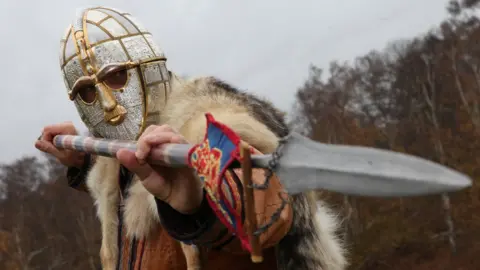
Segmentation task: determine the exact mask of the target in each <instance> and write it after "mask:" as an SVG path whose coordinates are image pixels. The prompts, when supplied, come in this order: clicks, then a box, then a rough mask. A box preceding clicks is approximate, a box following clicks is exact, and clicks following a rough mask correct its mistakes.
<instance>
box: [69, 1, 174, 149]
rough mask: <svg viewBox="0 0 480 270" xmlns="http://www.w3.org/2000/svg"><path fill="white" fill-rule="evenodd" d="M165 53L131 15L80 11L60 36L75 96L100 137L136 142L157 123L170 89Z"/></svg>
mask: <svg viewBox="0 0 480 270" xmlns="http://www.w3.org/2000/svg"><path fill="white" fill-rule="evenodd" d="M165 62H166V58H165V55H164V53H163V52H162V51H161V50H160V48H159V47H158V46H157V45H156V44H155V42H154V40H153V38H152V35H151V33H149V32H148V31H147V30H146V29H145V28H144V27H143V26H142V25H141V24H140V23H139V22H138V21H137V20H136V19H135V18H134V17H132V16H131V15H130V14H128V13H125V12H122V11H118V10H116V9H112V8H105V7H95V8H85V9H81V10H79V12H78V13H77V15H76V18H75V20H74V21H73V23H72V24H71V25H70V26H69V27H68V28H67V31H66V33H65V36H64V37H63V39H62V40H61V47H60V66H61V71H62V75H63V78H64V81H65V85H66V87H67V90H68V95H69V97H70V99H71V100H72V101H73V102H74V103H75V106H76V108H77V110H78V112H79V114H80V117H81V119H82V121H83V122H84V123H85V125H86V126H87V127H88V129H89V130H90V132H92V133H93V134H94V135H95V136H98V137H103V138H109V139H129V140H134V139H136V138H138V136H139V135H140V134H141V133H142V132H143V130H144V129H145V128H146V127H147V126H148V125H150V124H154V123H157V121H158V118H159V114H160V111H161V109H162V108H163V106H164V104H165V102H166V99H167V97H168V94H169V92H170V82H169V73H168V70H167V67H166V63H165Z"/></svg>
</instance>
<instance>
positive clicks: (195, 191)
mask: <svg viewBox="0 0 480 270" xmlns="http://www.w3.org/2000/svg"><path fill="white" fill-rule="evenodd" d="M165 143H179V144H180V143H187V141H186V140H185V138H184V137H183V136H182V135H180V134H179V133H178V132H177V131H175V130H173V129H172V128H171V127H170V126H167V125H163V126H155V125H152V126H149V127H147V128H146V129H145V131H144V132H143V133H142V135H141V136H140V138H139V139H138V141H137V151H136V153H133V152H131V151H129V150H127V149H121V150H119V151H118V152H117V159H118V160H119V161H120V163H121V164H123V165H124V166H125V167H126V168H127V169H129V170H130V171H131V172H133V173H135V174H136V175H137V176H138V177H139V178H140V179H141V181H142V183H143V186H144V187H145V189H147V190H148V191H149V192H150V193H151V194H153V195H154V196H155V197H156V198H157V199H159V200H162V201H164V202H166V203H168V204H169V205H170V206H171V207H172V208H174V209H175V210H177V211H178V212H180V213H183V214H189V213H193V212H195V210H197V208H199V207H200V205H201V203H202V199H203V185H202V182H201V181H200V179H198V178H197V177H195V175H194V172H193V170H192V169H190V168H170V167H164V166H158V165H151V164H147V163H146V161H145V160H146V158H147V157H148V155H149V154H150V151H151V150H152V148H154V147H158V146H159V145H162V144H165Z"/></svg>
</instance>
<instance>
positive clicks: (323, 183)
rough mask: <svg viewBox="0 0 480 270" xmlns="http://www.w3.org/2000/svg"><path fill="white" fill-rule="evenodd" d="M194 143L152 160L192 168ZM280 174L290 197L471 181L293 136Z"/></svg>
mask: <svg viewBox="0 0 480 270" xmlns="http://www.w3.org/2000/svg"><path fill="white" fill-rule="evenodd" d="M54 145H55V146H56V147H58V148H64V149H71V150H77V151H83V152H88V153H92V154H96V155H100V156H109V157H114V156H115V155H116V152H117V151H118V150H119V149H120V148H126V149H129V150H130V151H135V150H136V143H135V142H134V141H117V140H106V139H96V138H91V137H82V136H72V135H59V136H56V137H55V138H54ZM192 147H193V145H186V144H166V145H162V146H160V147H158V148H155V149H153V150H152V151H151V154H150V156H149V159H148V161H149V162H150V163H152V164H162V165H167V166H172V167H184V166H188V164H189V163H188V159H189V156H188V153H189V150H190V149H191V148H192ZM251 159H252V167H254V168H268V167H269V163H270V161H271V160H272V159H273V156H272V155H252V156H251ZM275 173H276V174H277V175H278V177H279V179H280V181H281V182H282V184H283V186H284V187H285V189H286V190H287V191H288V192H289V193H290V194H296V193H301V192H305V191H308V190H320V189H323V190H330V191H335V192H339V193H343V194H349V195H360V196H372V197H392V196H416V195H427V194H436V193H444V192H451V191H458V190H460V189H463V188H466V187H469V186H470V185H471V179H470V178H469V177H468V176H466V175H464V174H461V173H459V172H457V171H454V170H452V169H450V168H447V167H445V166H442V165H440V164H437V163H434V162H432V161H428V160H426V159H423V158H419V157H415V156H412V155H407V154H402V153H396V152H392V151H386V150H380V149H375V148H369V147H359V146H346V145H331V144H323V143H318V142H314V141H312V140H310V139H308V138H306V137H304V136H302V135H300V134H298V133H291V134H290V136H289V138H288V139H287V141H286V143H285V145H284V146H283V150H282V154H281V157H280V159H279V160H278V165H277V167H276V171H275Z"/></svg>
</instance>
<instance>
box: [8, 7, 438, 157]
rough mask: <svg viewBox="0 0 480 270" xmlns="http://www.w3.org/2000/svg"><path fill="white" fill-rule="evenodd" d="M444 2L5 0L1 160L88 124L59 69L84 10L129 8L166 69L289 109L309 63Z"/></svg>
mask: <svg viewBox="0 0 480 270" xmlns="http://www.w3.org/2000/svg"><path fill="white" fill-rule="evenodd" d="M27 2H28V3H27ZM134 2H136V3H135V4H134ZM446 2H447V0H335V1H332V0H329V1H327V0H310V1H309V0H296V1H292V0H261V1H260V0H236V1H233V0H196V1H192V0H155V1H150V0H148V1H147V0H142V1H140V0H139V1H132V0H130V1H124V0H115V1H80V0H75V1H60V0H55V1H54V0H43V1H35V0H28V1H8V0H0V25H2V30H1V32H0V33H1V34H0V52H1V53H2V61H1V63H2V64H1V65H0V70H1V71H0V79H1V86H0V91H1V94H2V98H1V99H0V102H1V106H0V115H1V116H2V126H1V130H2V133H1V136H2V137H1V139H2V140H1V142H2V143H1V144H0V146H1V149H0V162H9V161H12V160H13V159H15V158H19V157H21V156H22V155H27V154H34V153H36V152H37V151H36V149H35V148H34V141H35V139H36V138H37V137H38V136H39V134H40V132H41V130H42V127H43V126H44V125H47V124H52V123H57V122H63V121H69V120H70V121H73V122H74V123H75V124H76V125H77V126H78V127H79V128H80V129H82V130H84V127H83V124H82V122H81V121H80V119H79V117H78V116H77V112H76V110H75V107H74V106H73V104H72V103H71V102H70V101H69V100H68V98H67V95H66V90H65V88H64V84H63V81H62V78H61V77H60V72H59V70H60V69H59V66H58V50H59V40H60V38H61V36H62V35H63V33H64V30H65V28H66V27H67V26H68V24H69V23H70V22H71V20H72V19H73V18H74V16H75V10H76V8H78V7H81V6H91V5H103V6H110V7H114V8H118V9H121V10H124V11H126V12H129V13H131V14H132V15H133V16H135V17H137V18H138V19H139V20H140V21H141V22H142V23H143V24H144V25H145V26H146V28H147V29H149V30H150V32H151V33H153V36H154V38H155V40H156V42H157V43H158V44H159V45H160V47H161V48H162V49H163V50H164V51H165V52H166V55H167V58H168V62H167V65H168V67H169V68H170V69H172V70H174V71H175V72H177V73H179V74H185V75H190V76H199V75H214V76H217V77H220V78H221V79H223V80H226V81H227V82H230V83H232V84H234V85H236V86H237V87H239V88H241V89H246V90H248V91H251V92H253V93H257V94H259V95H262V96H264V97H267V98H270V99H271V100H272V101H273V103H274V104H276V105H277V106H279V107H280V108H281V109H284V110H289V109H290V108H291V105H292V102H293V96H294V93H295V91H296V89H297V88H298V87H299V86H301V85H302V83H303V81H304V80H305V79H306V77H307V75H308V66H309V64H310V63H313V64H315V65H317V66H320V67H327V66H328V63H329V62H330V61H332V60H335V59H337V60H352V59H353V58H354V57H356V56H360V55H362V54H365V53H367V52H368V51H369V50H371V49H382V48H383V47H384V46H385V45H387V43H388V42H389V41H392V40H395V39H402V38H409V37H413V36H415V35H418V34H421V33H423V32H425V31H427V30H428V29H430V28H432V27H434V26H435V25H436V24H438V23H439V22H440V21H441V20H442V19H444V18H445V17H446V12H445V4H446Z"/></svg>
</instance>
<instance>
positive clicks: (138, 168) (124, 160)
mask: <svg viewBox="0 0 480 270" xmlns="http://www.w3.org/2000/svg"><path fill="white" fill-rule="evenodd" d="M117 159H118V160H119V161H120V163H121V164H122V165H123V166H125V167H126V168H127V169H128V170H129V171H131V172H133V173H134V174H136V175H137V176H138V177H139V178H140V180H142V181H143V180H145V179H146V178H148V177H149V176H151V175H152V173H154V170H153V169H152V167H151V166H150V165H149V164H148V163H144V164H141V163H140V162H138V159H137V157H136V156H135V153H134V152H132V151H130V150H127V149H120V150H119V151H118V152H117Z"/></svg>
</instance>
